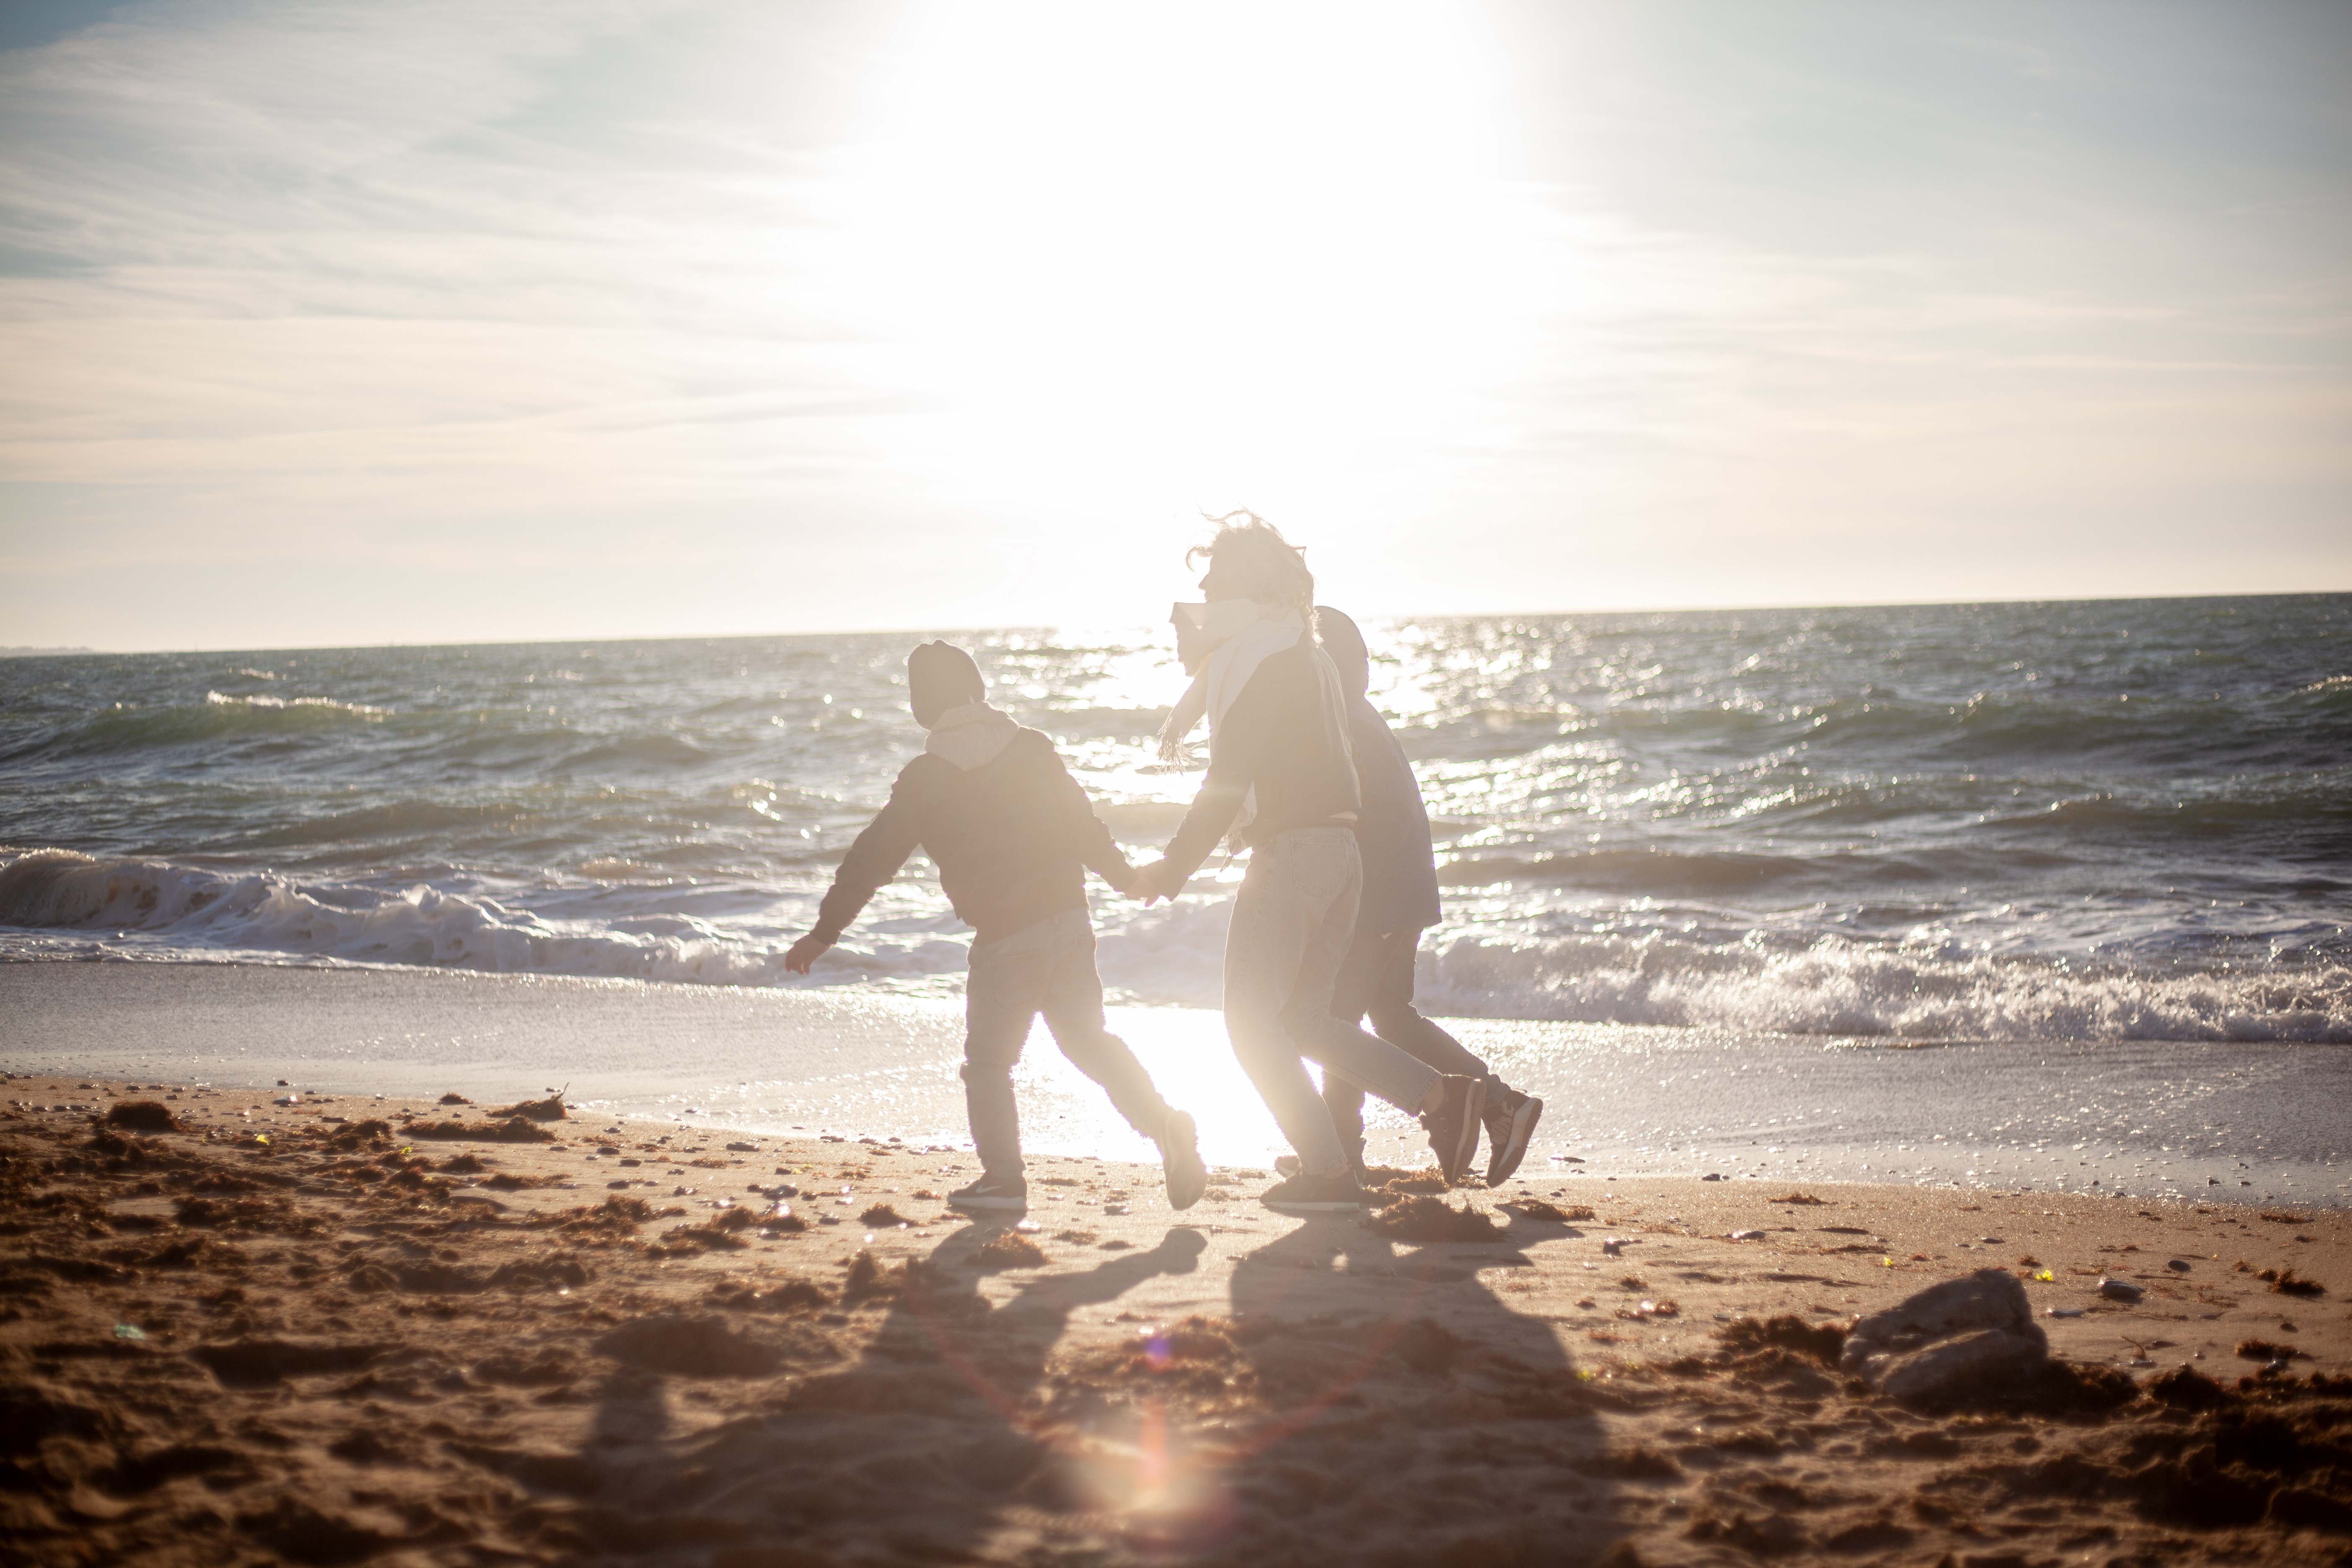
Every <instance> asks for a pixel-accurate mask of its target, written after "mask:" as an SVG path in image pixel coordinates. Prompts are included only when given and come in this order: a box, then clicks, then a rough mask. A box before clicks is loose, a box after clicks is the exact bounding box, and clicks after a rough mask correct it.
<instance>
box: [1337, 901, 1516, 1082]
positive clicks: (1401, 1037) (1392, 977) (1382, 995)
mask: <svg viewBox="0 0 2352 1568" xmlns="http://www.w3.org/2000/svg"><path fill="white" fill-rule="evenodd" d="M1376 942H1377V947H1378V951H1377V952H1376V953H1375V954H1374V956H1373V959H1372V963H1371V965H1370V967H1371V974H1370V977H1369V980H1368V982H1367V984H1366V987H1365V998H1364V1011H1365V1013H1366V1014H1367V1015H1368V1016H1370V1022H1371V1026H1372V1033H1374V1034H1376V1035H1378V1036H1379V1037H1381V1039H1384V1040H1386V1041H1387V1042H1388V1043H1389V1044H1391V1045H1392V1046H1394V1047H1396V1048H1397V1049H1399V1050H1401V1051H1402V1052H1404V1053H1405V1054H1406V1055H1407V1056H1409V1057H1412V1058H1413V1059H1414V1060H1416V1061H1423V1062H1427V1063H1428V1064H1429V1065H1430V1066H1431V1067H1433V1068H1436V1069H1437V1070H1438V1071H1439V1072H1442V1073H1451V1074H1454V1075H1455V1076H1456V1077H1461V1078H1483V1079H1492V1078H1493V1077H1494V1076H1495V1075H1494V1073H1493V1072H1492V1070H1490V1069H1489V1068H1487V1066H1486V1063H1485V1062H1483V1061H1481V1060H1479V1059H1478V1058H1476V1057H1475V1056H1474V1055H1472V1054H1471V1053H1470V1050H1469V1049H1468V1047H1465V1046H1464V1045H1463V1044H1462V1042H1461V1041H1459V1040H1457V1039H1455V1038H1454V1037H1453V1036H1452V1035H1449V1034H1447V1033H1446V1032H1445V1031H1444V1029H1441V1028H1439V1027H1438V1026H1436V1025H1435V1024H1433V1023H1431V1022H1430V1021H1429V1020H1428V1019H1427V1018H1424V1017H1423V1016H1422V1015H1421V1012H1420V1009H1418V1008H1416V1007H1415V1006H1414V1005H1412V988H1413V957H1414V954H1415V952H1416V951H1417V950H1418V949H1419V948H1420V946H1421V933H1420V932H1419V931H1390V932H1388V933H1386V934H1385V935H1382V936H1381V937H1379V938H1378V939H1376Z"/></svg>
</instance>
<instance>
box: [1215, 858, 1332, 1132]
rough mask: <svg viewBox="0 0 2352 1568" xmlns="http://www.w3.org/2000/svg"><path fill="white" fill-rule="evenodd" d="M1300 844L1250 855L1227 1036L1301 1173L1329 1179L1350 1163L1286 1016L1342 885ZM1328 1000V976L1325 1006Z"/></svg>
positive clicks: (1229, 952)
mask: <svg viewBox="0 0 2352 1568" xmlns="http://www.w3.org/2000/svg"><path fill="white" fill-rule="evenodd" d="M1301 837H1304V836H1303V835H1301V834H1298V833H1286V834H1282V835H1279V836H1277V837H1276V838H1275V839H1273V840H1272V841H1271V842H1270V843H1267V844H1264V845H1261V846H1259V847H1257V848H1255V849H1254V850H1253V851H1251V854H1250V866H1249V871H1248V873H1247V874H1246V875H1245V876H1244V877H1243V879H1242V886H1241V891H1240V892H1239V893H1237V894H1236V895H1234V915H1233V921H1232V923H1231V925H1229V926H1228V927H1227V928H1226V932H1225V1032H1226V1034H1227V1035H1228V1036H1229V1037H1231V1038H1232V1040H1233V1045H1234V1058H1236V1059H1237V1060H1238V1061H1239V1062H1240V1063H1241V1065H1242V1070H1243V1071H1244V1072H1245V1073H1247V1074H1249V1078H1250V1081H1251V1082H1252V1083H1254V1084H1255V1085H1256V1086H1257V1091H1258V1094H1259V1095H1260V1096H1261V1097H1262V1098H1263V1099H1264V1100H1265V1103H1266V1109H1267V1110H1271V1111H1273V1112H1274V1120H1275V1124H1276V1126H1278V1127H1280V1128H1281V1129H1282V1135H1283V1136H1284V1137H1285V1138H1286V1139H1288V1140H1289V1142H1290V1146H1291V1147H1292V1148H1293V1149H1295V1150H1297V1152H1298V1162H1299V1165H1300V1168H1301V1169H1302V1170H1304V1171H1306V1172H1307V1173H1308V1174H1310V1175H1317V1176H1333V1175H1338V1174H1339V1173H1342V1172H1344V1171H1345V1170H1346V1169H1347V1157H1346V1156H1345V1154H1344V1153H1343V1152H1341V1151H1340V1148H1339V1135H1338V1134H1337V1133H1336V1132H1334V1131H1332V1129H1331V1113H1330V1112H1329V1111H1328V1110H1325V1109H1324V1106H1323V1101H1322V1099H1321V1098H1320V1097H1319V1096H1318V1095H1317V1093H1316V1092H1315V1084H1314V1082H1313V1080H1312V1079H1309V1078H1308V1077H1307V1068H1306V1065H1305V1064H1304V1063H1303V1062H1302V1061H1301V1060H1300V1059H1299V1044H1298V1040H1297V1037H1296V1036H1295V1035H1294V1034H1293V1033H1292V1031H1291V1030H1290V1029H1289V1028H1287V1027H1286V1025H1285V1020H1284V1011H1285V1009H1286V1007H1287V1006H1289V1005H1290V1003H1291V998H1292V995H1293V994H1294V993H1295V992H1296V991H1297V989H1298V984H1299V972H1300V966H1301V964H1302V963H1303V961H1304V960H1305V958H1306V956H1307V944H1308V942H1309V940H1310V938H1311V937H1314V936H1316V935H1318V933H1319V932H1320V931H1321V928H1322V925H1323V919H1324V914H1325V911H1326V910H1327V909H1328V907H1329V905H1330V903H1331V900H1333V899H1334V898H1335V897H1336V896H1337V895H1338V894H1339V890H1340V886H1341V884H1342V883H1343V882H1344V877H1342V876H1339V875H1338V874H1336V873H1337V869H1338V868H1328V869H1325V870H1324V872H1323V875H1322V877H1321V879H1319V880H1318V876H1317V871H1318V868H1317V867H1316V866H1315V865H1314V864H1313V862H1312V858H1306V857H1302V856H1301V855H1300V854H1299V853H1298V852H1297V845H1296V844H1295V843H1294V841H1295V840H1297V839H1299V838H1301ZM1352 901H1353V900H1350V902H1352ZM1329 996H1330V981H1329V978H1328V974H1327V976H1326V978H1325V980H1324V983H1323V1002H1322V1005H1324V1006H1328V1005H1329Z"/></svg>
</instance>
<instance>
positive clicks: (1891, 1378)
mask: <svg viewBox="0 0 2352 1568" xmlns="http://www.w3.org/2000/svg"><path fill="white" fill-rule="evenodd" d="M2049 1359H2050V1341H2049V1337H2048V1336H2047V1335H2045V1334H2044V1333H2043V1332H2042V1328H2041V1325H2040V1324H2038V1323H2036V1322H2035V1321H2033V1307H2032V1303H2031V1302H2030V1301H2028V1300H2026V1298H2025V1287H2024V1286H2022V1285H2021V1284H2019V1283H2018V1282H2017V1278H2016V1276H2014V1275H2012V1274H2011V1273H2009V1272H2007V1271H2006V1270H2004V1269H2000V1268H1985V1269H1979V1271H1977V1272H1976V1273H1974V1274H1968V1275H1963V1276H1961V1277H1960V1278H1959V1279H1947V1280H1945V1281H1944V1282H1943V1283H1942V1284H1940V1285H1931V1286H1929V1287H1928V1288H1927V1289H1925V1290H1922V1291H1920V1292H1919V1293H1918V1294H1916V1295H1915V1296H1912V1297H1910V1298H1908V1299H1907V1300H1904V1301H1902V1302H1900V1303H1899V1304H1897V1305H1895V1306H1893V1307H1889V1308H1888V1309H1887V1310H1885V1311H1883V1312H1874V1313H1872V1314H1871V1315H1870V1316H1868V1317H1866V1318H1864V1319H1863V1320H1862V1321H1860V1322H1858V1323H1856V1324H1854V1326H1853V1331H1851V1332H1849V1333H1848V1334H1847V1335H1846V1340H1845V1350H1844V1352H1843V1354H1842V1356H1841V1357H1840V1359H1839V1364H1840V1365H1841V1366H1843V1368H1844V1369H1845V1370H1846V1371H1847V1372H1849V1373H1853V1374H1854V1375H1855V1376H1857V1377H1860V1378H1863V1379H1864V1380H1865V1381H1866V1382H1868V1383H1869V1384H1871V1385H1872V1386H1873V1387H1874V1388H1877V1389H1879V1390H1880V1391H1881V1392H1883V1393H1885V1394H1888V1395H1890V1396H1891V1397H1894V1398H1896V1399H1901V1400H1903V1401H1905V1402H1906V1403H1910V1404H1935V1403H1938V1402H1943V1401H1948V1400H1952V1399H1956V1398H1958V1397H1962V1396H1965V1395H1967V1394H1977V1393H1994V1392H1998V1390H1999V1387H2000V1384H2008V1383H2015V1382H2019V1381H2021V1380H2022V1379H2024V1378H2026V1377H2030V1376H2032V1374H2033V1373H2036V1372H2038V1371H2039V1370H2040V1369H2041V1367H2042V1364H2043V1363H2046V1362H2047V1361H2048V1360H2049Z"/></svg>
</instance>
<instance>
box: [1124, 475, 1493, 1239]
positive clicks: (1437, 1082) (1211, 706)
mask: <svg viewBox="0 0 2352 1568" xmlns="http://www.w3.org/2000/svg"><path fill="white" fill-rule="evenodd" d="M1236 518H1240V519H1243V520H1244V521H1234V520H1235V519H1236ZM1218 524H1219V526H1218V528H1217V531H1216V533H1215V535H1214V537H1213V538H1212V539H1211V540H1210V542H1208V544H1207V545H1205V546H1203V547H1202V549H1200V550H1197V551H1195V552H1193V555H1194V556H1198V555H1201V554H1206V555H1207V556H1208V558H1209V570H1208V572H1207V574H1205V575H1203V576H1202V579H1201V591H1202V595H1204V599H1205V602H1204V603H1202V604H1198V605H1179V606H1177V610H1176V615H1175V617H1174V618H1175V620H1176V622H1177V626H1178V635H1177V647H1178V654H1179V657H1180V658H1181V659H1182V660H1183V661H1184V664H1185V666H1186V668H1188V669H1191V670H1193V671H1195V672H1196V674H1195V679H1194V680H1193V682H1192V687H1191V689H1189V690H1187V691H1186V692H1185V694H1184V697H1183V700H1181V701H1180V702H1178V703H1177V705H1176V708H1175V710H1174V711H1173V712H1171V714H1170V715H1169V719H1168V723H1167V725H1166V727H1165V728H1164V729H1163V730H1162V731H1160V740H1161V746H1162V752H1163V754H1165V755H1170V756H1173V755H1176V754H1180V753H1181V747H1182V744H1183V740H1184V737H1185V735H1186V734H1187V733H1189V732H1190V731H1192V728H1193V727H1194V726H1195V725H1197V724H1198V723H1200V722H1201V721H1202V720H1203V719H1205V720H1207V721H1208V724H1209V771H1208V776H1207V778H1206V779H1204V780H1203V781H1202V784H1201V792H1200V794H1199V795H1196V796H1195V797H1194V798H1193V801H1192V808H1191V809H1190V810H1188V811H1187V812H1186V813H1185V814H1184V820H1183V823H1182V825H1181V826H1179V827H1178V828H1177V830H1176V834H1175V837H1172V838H1171V839H1170V840H1169V843H1168V848H1167V851H1166V854H1165V856H1164V858H1161V859H1160V860H1158V861H1155V862H1154V863H1152V864H1151V865H1149V866H1146V867H1143V868H1140V869H1139V870H1138V871H1137V872H1135V874H1134V879H1133V880H1132V881H1131V882H1130V883H1129V887H1128V894H1129V897H1131V898H1139V899H1141V900H1143V901H1144V902H1145V903H1147V904H1149V903H1150V902H1152V901H1153V900H1157V899H1172V898H1174V897H1176V896H1177V895H1178V894H1179V893H1181V891H1182V890H1183V887H1184V883H1185V881H1186V879H1189V878H1190V877H1191V876H1192V873H1193V872H1194V871H1196V870H1198V869H1199V868H1200V867H1201V862H1202V860H1204V859H1205V858H1207V857H1208V854H1209V852H1210V850H1211V849H1213V848H1214V847H1216V844H1217V841H1218V840H1219V839H1221V838H1223V837H1225V834H1226V832H1227V830H1228V829H1234V831H1235V832H1236V833H1237V835H1238V837H1240V839H1241V840H1242V842H1243V843H1244V844H1245V845H1246V846H1248V847H1249V851H1250V859H1249V870H1248V872H1247V873H1246V874H1245V875H1244V877H1243V879H1242V885H1241V889H1240V890H1239V891H1238V892H1237V893H1235V894H1234V912H1233V920H1232V922H1231V923H1230V925H1228V927H1227V928H1226V933H1225V1029H1226V1033H1227V1034H1228V1035H1229V1036H1230V1037H1231V1038H1232V1040H1233V1047H1234V1056H1235V1057H1236V1058H1239V1060H1240V1062H1241V1065H1242V1069H1243V1070H1244V1072H1246V1073H1247V1074H1248V1075H1249V1077H1250V1080H1251V1082H1253V1083H1254V1084H1255V1085H1256V1087H1257V1091H1258V1093H1259V1094H1260V1095H1262V1096H1263V1097H1264V1098H1265V1103H1266V1107H1267V1109H1268V1110H1272V1111H1273V1112H1274V1120H1275V1121H1276V1125H1278V1126H1279V1127H1280V1128H1281V1129H1282V1133H1283V1136H1284V1137H1285V1138H1286V1139H1287V1140H1289V1142H1290V1146H1291V1147H1292V1148H1293V1149H1295V1150H1297V1152H1298V1161H1299V1165H1300V1169H1299V1172H1298V1173H1297V1175H1295V1176H1290V1177H1287V1178H1286V1179H1285V1180H1283V1181H1281V1182H1279V1183H1276V1184H1275V1185H1274V1186H1273V1187H1271V1188H1269V1189H1267V1191H1266V1192H1265V1193H1264V1194H1261V1196H1260V1201H1261V1202H1263V1203H1264V1204H1265V1205H1266V1206H1267V1207H1269V1208H1273V1209H1276V1210H1278V1211H1281V1212H1285V1213H1294V1214H1320V1213H1336V1212H1342V1211H1345V1210H1349V1209H1355V1208H1360V1207H1362V1206H1363V1202H1364V1194H1363V1189H1362V1187H1361V1186H1360V1184H1358V1182H1357V1180H1356V1175H1355V1173H1354V1171H1353V1170H1352V1169H1351V1168H1350V1166H1349V1161H1348V1156H1347V1152H1346V1151H1344V1150H1343V1149H1342V1148H1341V1147H1340V1145H1339V1134H1338V1132H1337V1131H1335V1129H1334V1128H1333V1127H1332V1124H1331V1113H1330V1111H1329V1110H1328V1109H1326V1107H1325V1106H1324V1104H1323V1101H1322V1100H1321V1099H1319V1098H1318V1095H1317V1093H1316V1089H1315V1084H1314V1081H1313V1079H1310V1078H1308V1077H1307V1068H1306V1065H1305V1064H1306V1062H1307V1060H1310V1059H1311V1060H1313V1061H1315V1062H1317V1063H1318V1065H1320V1066H1321V1067H1322V1068H1323V1069H1324V1071H1325V1072H1326V1073H1332V1072H1337V1073H1341V1074H1344V1075H1345V1076H1347V1077H1348V1078H1349V1079H1351V1080H1352V1081H1354V1082H1357V1083H1360V1084H1363V1085H1365V1086H1366V1087H1367V1088H1369V1089H1371V1090H1372V1091H1373V1092H1374V1093H1376V1094H1378V1095H1380V1096H1381V1098H1382V1099H1384V1100H1391V1101H1392V1102H1393V1103H1395V1104H1397V1105H1399V1106H1402V1107H1403V1108H1404V1109H1406V1110H1412V1111H1417V1112H1419V1113H1420V1115H1421V1118H1422V1126H1423V1128H1424V1129H1425V1130H1426V1131H1428V1133H1429V1141H1430V1147H1431V1148H1432V1150H1433V1151H1434V1152H1435V1153H1436V1155H1437V1164H1438V1169H1439V1170H1440V1171H1441V1172H1443V1173H1444V1177H1445V1180H1446V1181H1447V1182H1448V1183H1449V1184H1451V1183H1454V1182H1456V1181H1458V1180H1460V1179H1461V1177H1462V1174H1463V1172H1464V1170H1465V1167H1466V1166H1467V1165H1468V1163H1469V1162H1470V1158H1471V1156H1472V1155H1473V1154H1475V1152H1477V1147H1478V1130H1479V1117H1480V1113H1481V1111H1482V1110H1483V1109H1484V1107H1485V1103H1486V1079H1484V1078H1472V1077H1468V1076H1465V1075H1454V1076H1448V1075H1444V1074H1441V1073H1440V1072H1438V1071H1437V1070H1436V1069H1434V1068H1431V1067H1430V1066H1428V1065H1427V1064H1426V1063H1423V1062H1421V1061H1418V1060H1415V1059H1414V1058H1412V1057H1410V1056H1407V1055H1406V1054H1405V1053H1404V1052H1402V1051H1400V1050H1398V1049H1397V1048H1396V1047H1394V1046H1391V1045H1390V1044H1389V1043H1388V1042H1386V1041H1384V1040H1381V1039H1378V1038H1376V1037H1372V1036H1370V1035H1367V1034H1365V1033H1364V1032H1363V1031H1362V1030H1360V1029H1359V1028H1356V1027H1355V1026H1353V1025H1351V1024H1348V1023H1343V1022H1342V1021H1340V1020H1339V1019H1337V1018H1334V1017H1332V1016H1331V987H1332V982H1333V981H1334V979H1335V978H1336V977H1337V976H1338V974H1339V963H1340V961H1341V960H1342V959H1343V958H1345V957H1346V956H1347V952H1348V948H1349V941H1350V939H1351V938H1352V937H1353V936H1354V934H1355V929H1356V902H1357V898H1358V895H1359V894H1360V891H1361V889H1362V886H1363V864H1362V860H1361V858H1360V854H1359V852H1358V849H1357V847H1356V832H1355V824H1356V815H1357V810H1358V807H1359V805H1360V796H1359V793H1358V787H1357V783H1356V768H1355V763H1353V762H1352V761H1351V760H1350V758H1349V745H1348V715H1347V711H1346V705H1345V702H1344V700H1343V699H1342V697H1341V695H1340V690H1339V673H1338V671H1337V670H1335V669H1334V668H1332V665H1331V660H1330V659H1329V658H1328V657H1327V656H1326V655H1325V654H1324V652H1323V649H1322V647H1320V646H1319V645H1318V643H1317V642H1316V640H1315V634H1314V632H1313V630H1312V629H1311V627H1310V626H1309V625H1308V621H1309V617H1310V616H1312V614H1313V607H1314V604H1315V579H1314V576H1313V574H1310V573H1309V572H1308V571H1307V563H1306V562H1305V561H1304V560H1302V559H1301V558H1300V553H1299V551H1298V549H1297V546H1295V545H1293V544H1291V543H1290V542H1288V541H1287V540H1286V539H1284V538H1283V537H1282V535H1281V533H1280V532H1278V531H1276V529H1275V528H1274V527H1273V525H1272V524H1270V523H1268V522H1266V521H1264V520H1263V519H1260V518H1258V517H1257V516H1255V514H1253V513H1248V512H1239V513H1234V514H1231V515H1229V516H1227V517H1225V518H1222V519H1219V520H1218Z"/></svg>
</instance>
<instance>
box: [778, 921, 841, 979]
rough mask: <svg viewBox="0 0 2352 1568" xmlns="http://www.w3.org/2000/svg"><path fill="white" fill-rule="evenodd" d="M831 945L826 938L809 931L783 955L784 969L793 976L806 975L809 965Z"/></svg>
mask: <svg viewBox="0 0 2352 1568" xmlns="http://www.w3.org/2000/svg"><path fill="white" fill-rule="evenodd" d="M832 945H833V943H832V942H830V941H829V940H827V939H826V938H824V937H821V936H819V935H817V934H816V933H815V932H814V931H811V932H810V933H809V934H808V935H806V936H804V937H803V938H801V939H800V941H798V942H794V943H793V945H792V950H791V951H790V952H786V953H785V954H784V967H785V968H786V969H789V970H791V971H792V972H793V973H794V974H806V973H808V972H809V965H810V964H812V963H815V962H816V961H817V958H818V956H819V955H820V954H821V953H823V952H824V951H825V949H827V948H829V947H831V946H832Z"/></svg>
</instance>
